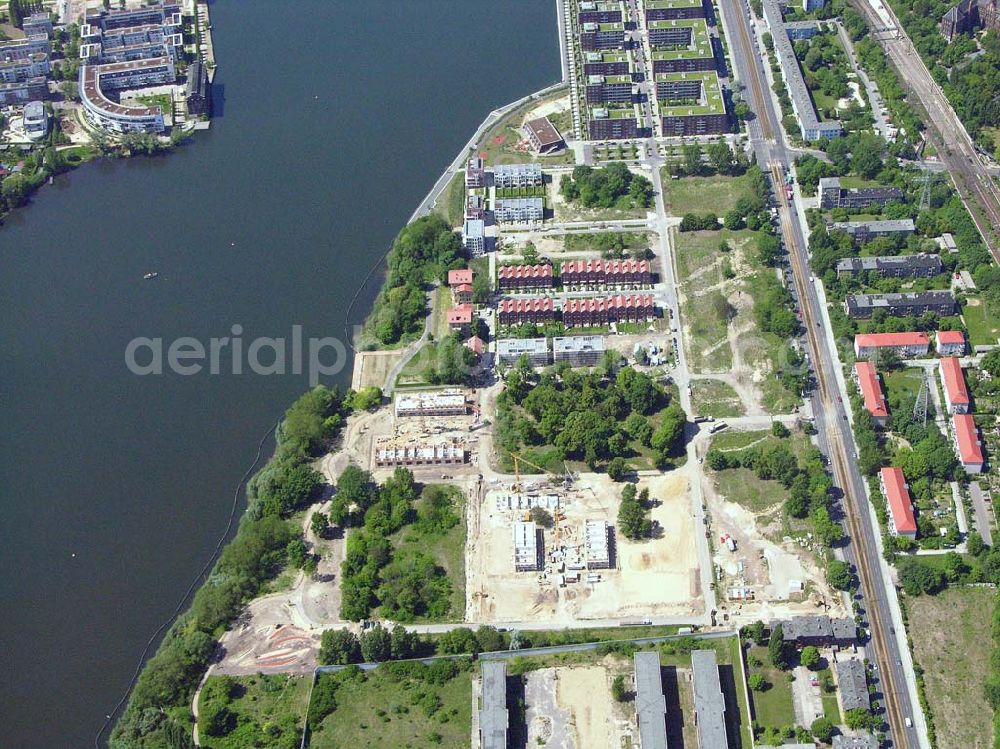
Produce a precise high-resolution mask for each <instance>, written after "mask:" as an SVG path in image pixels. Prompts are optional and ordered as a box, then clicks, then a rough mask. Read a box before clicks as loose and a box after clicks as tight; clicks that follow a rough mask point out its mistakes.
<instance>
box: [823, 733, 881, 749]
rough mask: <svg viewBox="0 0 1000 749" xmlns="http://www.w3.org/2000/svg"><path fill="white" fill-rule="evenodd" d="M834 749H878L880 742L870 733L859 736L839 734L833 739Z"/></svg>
mask: <svg viewBox="0 0 1000 749" xmlns="http://www.w3.org/2000/svg"><path fill="white" fill-rule="evenodd" d="M833 749H878V742H877V741H876V740H875V737H874V736H872V735H871V734H870V733H863V734H860V735H858V736H845V735H844V734H837V735H836V736H834V737H833Z"/></svg>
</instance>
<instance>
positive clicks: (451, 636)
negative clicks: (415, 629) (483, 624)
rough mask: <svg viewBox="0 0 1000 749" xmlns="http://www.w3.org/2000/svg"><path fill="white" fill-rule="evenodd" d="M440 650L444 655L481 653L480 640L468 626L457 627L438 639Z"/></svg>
mask: <svg viewBox="0 0 1000 749" xmlns="http://www.w3.org/2000/svg"><path fill="white" fill-rule="evenodd" d="M438 652H440V653H441V654H442V655H465V654H467V653H468V654H472V655H476V654H478V653H479V642H478V641H477V640H476V635H475V634H474V633H473V631H472V630H471V629H469V628H468V627H456V628H455V629H453V630H451V631H450V632H446V633H445V634H443V635H442V636H441V637H440V638H439V639H438Z"/></svg>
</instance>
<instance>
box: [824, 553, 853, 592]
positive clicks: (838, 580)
mask: <svg viewBox="0 0 1000 749" xmlns="http://www.w3.org/2000/svg"><path fill="white" fill-rule="evenodd" d="M826 579H827V580H828V581H829V582H830V585H832V586H833V587H835V588H837V589H838V590H850V589H851V586H852V585H853V583H854V576H853V575H852V574H851V565H849V564H848V563H847V562H842V561H840V560H839V559H832V560H830V563H829V564H828V565H827V567H826Z"/></svg>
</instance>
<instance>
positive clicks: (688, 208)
mask: <svg viewBox="0 0 1000 749" xmlns="http://www.w3.org/2000/svg"><path fill="white" fill-rule="evenodd" d="M662 179H663V200H664V202H665V203H666V207H667V212H668V213H670V214H672V215H674V216H683V215H684V214H685V213H708V212H709V211H715V212H716V213H717V214H718V215H720V216H722V215H723V214H725V212H726V211H728V210H730V209H731V208H733V207H735V206H736V201H738V200H739V199H740V198H743V197H750V189H749V187H748V186H747V183H746V179H745V178H744V177H726V176H723V175H715V176H714V177H681V178H680V179H671V178H670V175H669V174H668V173H667V172H666V169H664V171H663V172H662Z"/></svg>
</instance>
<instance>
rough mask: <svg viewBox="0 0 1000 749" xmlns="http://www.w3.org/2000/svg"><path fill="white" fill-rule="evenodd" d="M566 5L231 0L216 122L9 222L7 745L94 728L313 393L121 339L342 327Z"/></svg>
mask: <svg viewBox="0 0 1000 749" xmlns="http://www.w3.org/2000/svg"><path fill="white" fill-rule="evenodd" d="M554 6H555V4H554V3H553V2H551V0H405V1H404V0H383V1H381V2H368V1H366V0H355V1H354V2H346V1H343V0H299V1H298V2H294V3H293V2H290V0H281V2H273V1H272V2H264V0H219V1H218V2H215V3H213V5H212V13H213V25H214V28H215V44H216V50H217V56H218V58H219V60H220V75H219V77H218V79H217V83H221V84H222V87H224V96H225V104H224V108H223V109H222V117H220V118H219V119H218V120H217V121H216V122H215V124H214V126H213V128H212V131H211V132H210V133H208V134H205V135H202V136H199V137H198V139H197V142H196V143H195V144H193V145H192V146H190V147H186V148H183V149H181V150H180V151H178V152H177V153H174V154H172V155H170V156H169V157H167V158H162V159H152V160H135V161H129V162H125V161H120V162H106V163H101V164H94V165H90V166H87V167H85V168H83V169H80V170H78V171H76V172H74V173H72V174H71V175H68V176H67V177H64V178H62V179H61V180H59V181H58V182H57V184H56V185H55V186H53V187H47V188H45V189H44V190H43V191H42V192H41V193H39V194H38V195H37V196H36V198H35V200H34V202H33V204H32V205H31V206H30V207H28V208H27V209H25V210H22V211H21V212H19V213H18V214H16V215H15V216H14V217H12V218H11V219H10V220H9V221H8V222H7V225H6V226H5V227H3V228H0V343H2V354H0V420H2V428H3V435H4V438H3V450H2V454H0V514H2V523H0V576H2V577H0V601H2V616H0V674H2V676H3V678H0V747H3V748H4V749H34V748H35V747H37V748H38V749H43V748H44V749H62V748H63V747H66V748H70V749H76V748H77V747H87V746H92V745H93V740H94V735H95V734H96V732H97V730H98V728H99V727H100V725H101V722H102V721H103V718H104V714H105V713H106V712H109V711H110V710H111V708H112V707H113V705H114V703H115V702H116V701H117V699H118V697H119V695H120V693H121V691H122V689H123V688H124V687H125V685H126V684H127V682H128V679H129V677H130V676H131V673H132V670H133V669H134V667H135V665H136V658H137V656H138V654H139V652H140V651H141V649H142V646H143V644H144V643H145V641H146V639H147V638H148V637H149V635H150V634H151V633H152V631H153V630H155V628H156V627H157V626H159V624H160V622H161V621H162V620H163V619H164V618H165V617H167V616H168V615H169V613H170V611H171V610H172V609H173V607H174V605H175V603H176V601H177V599H178V598H179V596H180V595H181V594H182V593H183V591H184V590H185V588H186V587H187V585H188V583H189V581H190V579H191V577H192V576H193V575H194V574H195V573H196V571H197V570H198V569H200V568H201V566H202V565H203V564H204V562H205V561H206V559H207V557H208V555H209V553H210V551H211V548H212V546H213V545H214V543H215V540H216V538H217V537H218V535H219V533H220V532H221V529H222V528H223V527H224V525H225V522H226V518H227V516H228V513H229V507H230V502H231V499H232V492H233V489H234V487H235V485H236V483H237V481H238V480H239V477H240V476H241V475H242V473H243V472H244V470H246V468H247V467H248V465H249V463H250V462H251V460H252V459H253V456H254V453H255V451H256V446H257V442H258V439H259V438H260V435H261V434H263V433H264V432H265V431H266V430H267V429H268V427H269V425H270V424H271V423H272V422H273V421H274V419H275V418H276V417H277V416H278V415H279V414H280V413H281V412H282V411H283V410H284V408H285V407H286V406H287V405H288V404H289V403H290V402H291V400H293V399H294V397H295V396H296V395H297V394H298V393H300V392H301V391H302V390H303V389H305V387H306V386H307V382H306V380H305V377H304V376H300V377H295V376H292V375H287V376H282V377H262V376H258V375H253V374H245V375H242V376H232V375H226V376H221V375H220V376H209V375H208V374H200V375H196V376H192V377H182V376H177V375H169V376H162V377H137V376H135V375H132V374H130V373H129V371H128V370H127V368H126V366H125V358H124V351H125V347H126V345H127V343H128V342H129V341H130V340H131V339H132V338H134V337H136V336H148V337H162V338H163V339H164V340H166V341H168V342H169V341H170V340H172V339H175V338H177V337H179V336H193V337H195V338H198V339H199V340H202V341H207V340H208V339H209V338H211V337H213V336H225V335H228V334H229V330H230V327H231V326H232V325H233V324H239V325H242V326H243V328H244V338H245V339H246V340H248V341H249V339H251V338H252V337H254V336H288V335H289V334H290V330H291V326H292V325H302V326H303V327H304V333H305V335H306V336H310V335H312V336H326V335H333V336H341V335H342V331H343V329H344V324H345V313H346V308H347V305H348V301H349V299H350V296H351V295H352V294H353V293H354V290H355V288H356V287H357V285H358V284H359V283H360V281H361V279H362V278H363V277H364V275H365V274H366V273H367V272H368V269H369V268H370V266H371V264H372V262H373V261H374V259H375V258H377V257H379V256H380V255H381V253H382V252H383V251H384V249H385V247H386V246H387V245H388V243H389V242H390V241H391V239H392V237H393V235H394V234H395V233H396V232H397V231H398V230H399V228H400V227H401V226H402V224H403V223H404V222H405V221H406V219H407V218H408V217H409V215H410V213H411V212H412V211H413V209H414V207H415V206H416V204H417V203H418V202H419V201H420V200H421V199H422V198H423V196H424V195H425V193H426V192H427V190H428V189H429V188H430V186H431V184H432V183H433V182H434V180H436V179H437V177H438V175H439V174H440V172H441V170H442V169H443V168H444V166H445V165H446V164H448V163H449V162H450V161H451V159H452V158H453V157H454V154H455V153H457V151H458V149H459V148H460V147H461V145H462V144H463V143H465V141H466V140H467V139H468V137H469V135H470V134H471V132H472V130H473V129H474V128H475V127H476V126H477V125H478V124H479V122H480V121H481V120H482V118H483V117H484V116H485V115H486V113H487V112H488V111H490V110H491V109H493V108H494V107H496V106H498V105H501V104H504V103H506V102H508V101H511V100H513V99H516V98H519V97H520V96H522V95H524V94H527V93H530V92H532V91H534V90H537V89H539V88H542V87H543V86H546V85H548V84H550V83H553V82H555V81H556V80H557V79H558V77H559V57H558V46H557V31H556V18H555V7H554ZM316 97H318V98H316ZM150 270H156V271H158V272H159V273H160V277H159V278H157V279H155V280H154V281H150V282H143V281H142V280H141V279H142V275H143V273H145V272H147V271H150ZM372 292H374V289H372ZM371 295H372V294H369V295H368V296H367V298H366V299H365V300H363V301H364V303H363V304H362V306H361V309H360V311H359V314H363V313H364V312H365V311H366V309H367V306H368V303H369V302H370V297H371ZM349 377H350V375H349V368H348V369H347V370H345V372H344V373H343V374H342V375H341V376H339V377H338V378H336V379H337V380H339V381H340V382H342V383H348V382H349ZM74 555H75V556H74Z"/></svg>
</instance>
